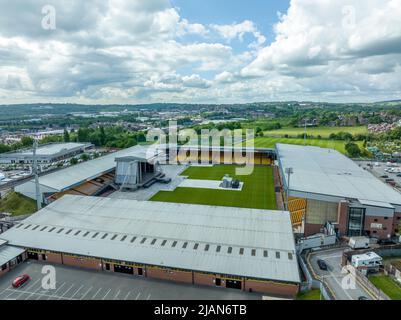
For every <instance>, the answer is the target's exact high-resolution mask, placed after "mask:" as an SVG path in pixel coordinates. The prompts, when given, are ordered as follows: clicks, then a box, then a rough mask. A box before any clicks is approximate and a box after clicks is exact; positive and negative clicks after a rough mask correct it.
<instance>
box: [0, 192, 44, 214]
mask: <svg viewBox="0 0 401 320" xmlns="http://www.w3.org/2000/svg"><path fill="white" fill-rule="evenodd" d="M0 212H7V213H11V214H12V215H13V216H20V215H24V214H30V213H34V212H36V202H35V201H34V200H32V199H30V198H28V197H25V196H23V195H22V194H19V193H16V192H11V193H9V194H8V195H7V196H6V197H5V198H3V199H0Z"/></svg>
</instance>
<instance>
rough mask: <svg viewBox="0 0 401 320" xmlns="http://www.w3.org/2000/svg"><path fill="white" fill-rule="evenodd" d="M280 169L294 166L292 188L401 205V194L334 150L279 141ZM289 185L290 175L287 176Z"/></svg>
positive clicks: (285, 178)
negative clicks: (280, 142)
mask: <svg viewBox="0 0 401 320" xmlns="http://www.w3.org/2000/svg"><path fill="white" fill-rule="evenodd" d="M276 148H277V151H278V157H279V161H280V165H281V168H282V169H283V170H285V169H286V168H293V169H294V173H293V174H291V178H290V189H291V190H292V191H300V192H308V193H314V194H321V195H329V196H335V197H341V198H351V199H361V200H368V201H375V202H382V203H390V204H396V205H401V194H400V193H398V192H397V191H395V190H394V189H393V188H391V187H390V186H388V185H386V184H384V183H383V182H381V181H380V180H379V179H377V178H376V177H374V176H373V175H372V174H370V173H369V172H368V171H366V170H364V169H363V168H361V167H359V166H358V165H357V164H356V163H355V162H353V161H352V160H351V159H349V158H347V157H346V156H344V155H343V154H341V153H339V152H338V151H336V150H333V149H323V148H319V147H304V146H296V145H287V144H277V147H276ZM283 178H284V180H285V184H286V185H287V179H288V177H287V175H286V174H285V175H284V177H283Z"/></svg>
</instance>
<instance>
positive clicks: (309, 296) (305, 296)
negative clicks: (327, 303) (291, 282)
mask: <svg viewBox="0 0 401 320" xmlns="http://www.w3.org/2000/svg"><path fill="white" fill-rule="evenodd" d="M320 298H321V299H322V300H324V297H320V290H319V289H312V290H310V291H307V292H305V293H299V294H298V295H297V299H296V300H320Z"/></svg>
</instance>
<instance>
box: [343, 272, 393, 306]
mask: <svg viewBox="0 0 401 320" xmlns="http://www.w3.org/2000/svg"><path fill="white" fill-rule="evenodd" d="M348 268H349V270H351V272H352V274H353V275H354V276H355V278H356V281H358V282H359V283H360V285H361V286H363V287H365V289H367V290H368V291H369V292H370V293H371V294H372V295H373V296H374V298H375V299H376V300H391V299H390V297H389V296H387V295H386V294H385V293H384V292H383V291H381V290H380V289H379V288H377V287H376V286H375V285H374V284H373V283H372V282H370V280H369V279H368V277H366V276H365V275H364V274H363V273H362V272H360V271H359V270H358V269H356V268H355V267H353V266H352V265H348Z"/></svg>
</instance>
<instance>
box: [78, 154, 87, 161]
mask: <svg viewBox="0 0 401 320" xmlns="http://www.w3.org/2000/svg"><path fill="white" fill-rule="evenodd" d="M80 159H81V160H82V161H88V160H89V155H87V154H86V153H84V154H82V155H81V157H80Z"/></svg>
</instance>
